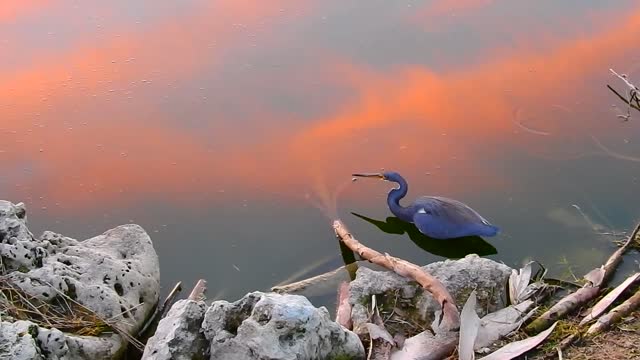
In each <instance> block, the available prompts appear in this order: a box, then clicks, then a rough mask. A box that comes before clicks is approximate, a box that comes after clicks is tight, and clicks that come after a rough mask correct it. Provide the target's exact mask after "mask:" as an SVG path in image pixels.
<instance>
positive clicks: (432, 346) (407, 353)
mask: <svg viewBox="0 0 640 360" xmlns="http://www.w3.org/2000/svg"><path fill="white" fill-rule="evenodd" d="M457 343H458V334H457V333H455V332H449V333H441V334H437V335H435V336H434V335H431V333H429V332H427V331H423V332H421V333H420V334H418V335H416V336H412V337H410V338H408V339H406V340H405V342H404V345H403V346H402V347H401V348H400V349H397V350H394V351H392V352H391V360H440V359H444V358H446V357H447V356H449V355H450V354H451V353H452V352H453V351H454V350H455V349H456V344H457Z"/></svg>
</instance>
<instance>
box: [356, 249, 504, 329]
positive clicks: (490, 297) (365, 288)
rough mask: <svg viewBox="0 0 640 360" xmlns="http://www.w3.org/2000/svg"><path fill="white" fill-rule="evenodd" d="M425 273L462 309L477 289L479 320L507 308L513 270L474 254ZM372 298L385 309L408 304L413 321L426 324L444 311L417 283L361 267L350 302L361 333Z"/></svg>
mask: <svg viewBox="0 0 640 360" xmlns="http://www.w3.org/2000/svg"><path fill="white" fill-rule="evenodd" d="M422 269H424V270H425V271H426V272H428V273H429V274H431V275H432V276H434V277H435V278H436V279H438V280H440V282H441V283H442V284H443V285H444V287H445V288H446V289H447V290H448V291H449V293H450V294H451V296H452V297H453V299H454V300H455V301H456V304H457V305H458V307H459V308H460V307H461V306H462V304H464V303H465V302H466V301H467V298H468V297H469V294H470V293H471V291H472V290H474V289H475V290H476V293H477V299H478V305H477V309H476V310H477V313H478V314H479V316H484V315H486V314H487V313H488V312H493V311H496V310H498V309H501V308H504V307H505V306H506V303H505V298H504V289H505V284H506V282H507V280H508V278H509V274H510V273H511V268H510V267H508V266H506V265H504V264H501V263H498V262H495V261H493V260H490V259H486V258H481V257H479V256H477V255H474V254H472V255H467V256H466V257H465V258H463V259H459V260H445V261H440V262H435V263H432V264H429V265H426V266H423V267H422ZM372 295H382V298H381V299H379V300H378V304H382V306H394V305H396V306H397V304H400V303H404V304H407V306H406V309H408V311H410V312H412V315H413V316H414V317H415V318H414V319H412V320H415V321H419V322H421V323H423V324H429V323H430V322H432V321H433V320H434V319H436V318H437V316H438V314H439V313H440V311H441V309H440V304H438V302H437V301H436V300H435V299H434V298H433V296H431V294H430V293H429V292H427V291H424V290H423V289H422V287H421V286H420V285H418V284H417V283H416V282H415V281H411V280H409V279H407V278H405V277H402V276H400V275H397V274H395V273H393V272H390V271H375V270H371V269H368V268H365V267H361V268H359V269H358V271H357V272H356V279H355V280H354V281H352V282H351V284H350V297H349V302H350V303H351V305H352V312H351V317H352V320H353V324H354V329H359V328H360V327H361V326H362V325H363V324H364V323H366V322H367V319H368V313H367V306H369V304H370V302H371V296H372ZM398 300H400V301H398Z"/></svg>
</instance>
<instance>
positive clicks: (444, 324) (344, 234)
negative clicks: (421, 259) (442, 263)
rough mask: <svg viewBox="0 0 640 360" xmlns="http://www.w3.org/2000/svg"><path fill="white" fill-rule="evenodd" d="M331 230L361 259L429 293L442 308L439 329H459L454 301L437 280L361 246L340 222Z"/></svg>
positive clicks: (394, 259)
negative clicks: (416, 283)
mask: <svg viewBox="0 0 640 360" xmlns="http://www.w3.org/2000/svg"><path fill="white" fill-rule="evenodd" d="M333 229H334V230H335V232H336V235H337V236H338V238H340V241H342V242H343V243H344V244H345V245H346V246H347V247H349V248H350V249H351V250H352V251H354V252H355V253H357V254H358V255H360V256H361V257H362V258H364V259H366V260H369V261H371V262H372V263H374V264H377V265H380V266H383V267H385V268H387V269H389V270H391V271H393V272H395V273H396V274H398V275H401V276H404V277H408V278H410V279H413V280H415V281H416V282H418V284H420V285H421V286H422V287H423V288H424V289H425V290H426V291H428V292H430V293H431V295H433V297H434V298H435V299H436V301H438V303H439V304H440V306H441V307H442V313H443V315H442V320H441V324H440V327H441V328H443V329H449V330H453V329H457V328H459V327H460V313H459V312H458V308H457V307H456V304H455V301H454V300H453V298H452V297H451V295H450V294H449V292H448V291H447V289H446V288H445V287H444V285H442V283H441V282H440V281H439V280H438V279H436V278H435V277H433V276H431V275H430V274H429V273H427V272H426V271H424V270H423V269H421V268H420V267H419V266H417V265H415V264H412V263H410V262H408V261H405V260H402V259H399V258H395V257H393V256H390V255H389V254H381V253H379V252H377V251H375V250H373V249H371V248H368V247H366V246H365V245H363V244H361V243H360V242H359V241H358V240H356V239H355V238H354V237H353V235H351V234H350V233H349V231H348V230H347V228H346V227H345V225H344V224H343V223H342V222H341V221H340V220H336V221H334V222H333Z"/></svg>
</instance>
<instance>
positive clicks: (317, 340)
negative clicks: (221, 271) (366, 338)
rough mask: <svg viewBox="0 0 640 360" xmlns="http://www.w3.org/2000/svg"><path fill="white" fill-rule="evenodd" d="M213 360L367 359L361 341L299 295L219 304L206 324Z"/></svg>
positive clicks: (261, 295) (249, 296) (251, 296)
mask: <svg viewBox="0 0 640 360" xmlns="http://www.w3.org/2000/svg"><path fill="white" fill-rule="evenodd" d="M202 328H203V331H204V335H205V337H206V338H207V340H208V341H210V343H211V344H210V346H211V347H210V358H211V359H219V360H244V359H282V360H289V359H340V358H344V359H364V357H365V355H364V348H363V346H362V343H361V342H360V339H359V338H358V337H357V336H356V335H355V334H354V333H352V332H350V331H348V330H346V329H345V328H343V327H342V326H340V325H339V324H337V323H335V322H333V321H332V320H331V319H330V318H329V313H328V311H327V309H326V308H324V307H321V308H315V307H314V306H313V305H312V304H311V303H310V302H309V300H307V299H306V298H305V297H302V296H298V295H279V294H274V293H261V292H253V293H250V294H247V295H245V296H244V297H243V298H242V299H240V300H238V301H236V302H234V303H229V302H226V301H216V302H214V303H213V304H211V307H209V309H208V310H207V312H206V314H205V318H204V322H203V324H202Z"/></svg>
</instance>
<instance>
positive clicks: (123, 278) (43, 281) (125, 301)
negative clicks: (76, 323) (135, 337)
mask: <svg viewBox="0 0 640 360" xmlns="http://www.w3.org/2000/svg"><path fill="white" fill-rule="evenodd" d="M26 219H27V217H26V210H25V207H24V205H23V204H21V203H19V204H12V203H11V202H8V201H3V200H0V256H1V260H2V265H3V266H4V271H5V273H6V275H5V279H6V280H7V281H10V282H11V283H13V284H14V285H16V286H18V287H19V288H20V289H21V290H22V291H24V292H25V293H26V294H27V295H29V296H30V297H32V298H36V299H38V300H40V301H43V302H54V301H56V300H58V299H61V298H63V296H62V295H61V294H64V295H66V296H67V297H68V298H70V299H71V300H72V301H73V302H76V303H78V304H80V305H81V306H84V307H86V308H88V309H90V310H92V311H94V312H95V313H96V314H97V315H98V316H100V317H101V318H103V319H110V320H111V321H115V322H118V323H119V325H120V327H121V328H122V329H123V330H126V331H128V332H129V333H132V334H133V333H135V332H136V331H137V330H138V329H140V328H141V326H142V325H143V323H144V321H145V320H146V318H147V317H148V315H149V314H150V313H151V311H152V310H153V307H154V306H155V304H156V303H157V301H158V293H159V288H160V269H159V262H158V257H157V255H156V252H155V250H154V248H153V245H152V243H151V239H150V238H149V236H148V235H147V233H146V232H145V231H144V230H143V229H142V228H141V227H140V226H138V225H123V226H119V227H117V228H114V229H112V230H109V231H107V232H105V233H104V234H102V235H99V236H96V237H93V238H91V239H88V240H85V241H78V240H75V239H72V238H69V237H65V236H63V235H60V234H56V233H53V232H49V231H47V232H45V233H44V234H43V235H42V237H41V238H40V239H38V238H36V237H34V236H33V234H32V233H31V232H30V231H29V229H28V228H27V223H26ZM64 301H67V300H66V299H65V300H64ZM16 324H17V323H16ZM31 325H32V328H31V329H32V333H33V334H34V336H35V338H37V339H38V340H39V341H37V344H38V346H39V349H40V352H41V353H42V354H43V355H44V356H45V357H44V358H46V359H58V358H59V359H68V358H72V359H83V358H95V356H98V354H104V355H105V356H104V357H99V358H110V357H113V356H114V355H115V354H117V353H119V352H121V351H122V350H123V345H124V342H123V341H122V339H120V338H119V336H117V335H113V334H109V335H105V336H102V337H80V336H72V335H69V334H62V333H61V332H59V331H58V330H56V329H44V328H38V327H37V326H35V325H34V324H31ZM33 326H35V328H34V327H33ZM3 330H4V329H3ZM51 334H53V335H55V336H53V335H51ZM45 335H46V337H44V338H43V336H45ZM53 338H55V339H58V340H56V342H55V343H51V341H52V339H53ZM25 341H26V340H25ZM48 344H50V346H49V345H48ZM3 346H4V342H3V341H0V348H1V347H3ZM54 348H55V349H58V350H55V351H53V350H52V349H54ZM67 352H68V354H70V355H62V354H63V353H64V354H66V353H67ZM57 354H60V355H57ZM67 356H69V357H67Z"/></svg>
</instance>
